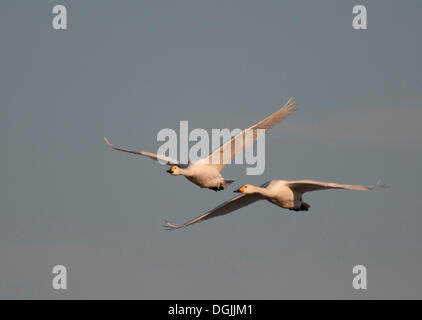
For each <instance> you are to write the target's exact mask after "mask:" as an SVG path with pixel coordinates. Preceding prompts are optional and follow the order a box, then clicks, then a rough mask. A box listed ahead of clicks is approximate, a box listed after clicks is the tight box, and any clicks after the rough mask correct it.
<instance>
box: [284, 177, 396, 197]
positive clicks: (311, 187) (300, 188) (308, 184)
mask: <svg viewBox="0 0 422 320" xmlns="http://www.w3.org/2000/svg"><path fill="white" fill-rule="evenodd" d="M287 185H288V186H289V187H290V189H292V190H294V191H296V192H298V193H300V194H302V193H305V192H311V191H317V190H324V189H347V190H359V191H364V190H377V189H388V188H389V187H388V186H387V185H385V184H381V183H380V180H378V182H377V184H376V185H374V186H361V185H351V184H339V183H333V182H325V181H315V180H298V181H289V182H288V183H287Z"/></svg>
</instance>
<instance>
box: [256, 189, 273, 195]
mask: <svg viewBox="0 0 422 320" xmlns="http://www.w3.org/2000/svg"><path fill="white" fill-rule="evenodd" d="M254 191H255V193H259V194H261V195H263V196H265V197H272V193H271V192H270V191H269V190H268V189H267V188H261V187H254Z"/></svg>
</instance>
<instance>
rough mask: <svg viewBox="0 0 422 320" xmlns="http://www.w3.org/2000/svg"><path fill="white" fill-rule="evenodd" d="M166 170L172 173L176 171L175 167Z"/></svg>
mask: <svg viewBox="0 0 422 320" xmlns="http://www.w3.org/2000/svg"><path fill="white" fill-rule="evenodd" d="M166 172H168V173H170V174H172V173H173V172H174V168H173V167H171V168H170V169H168V170H167V171H166Z"/></svg>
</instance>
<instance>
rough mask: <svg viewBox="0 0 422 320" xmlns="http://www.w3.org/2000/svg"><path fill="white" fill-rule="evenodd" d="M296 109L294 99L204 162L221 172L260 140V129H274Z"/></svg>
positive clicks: (233, 139)
mask: <svg viewBox="0 0 422 320" xmlns="http://www.w3.org/2000/svg"><path fill="white" fill-rule="evenodd" d="M296 109H297V107H296V100H295V99H294V98H293V97H292V98H290V99H289V100H288V101H287V102H286V103H285V104H284V106H282V107H281V108H280V109H278V110H277V111H276V112H274V113H273V114H271V115H270V116H268V117H267V118H265V119H264V120H261V121H259V122H258V123H256V124H254V125H253V126H251V127H249V128H247V129H245V130H243V131H242V132H240V133H239V134H237V135H236V136H234V137H233V138H232V139H231V140H230V141H227V142H226V143H224V144H223V145H222V146H221V147H219V148H218V149H216V150H214V151H213V152H212V153H211V154H210V155H209V156H208V157H206V158H203V159H202V160H203V161H204V162H206V163H209V164H212V165H214V166H215V167H216V168H217V169H218V170H219V171H221V170H222V169H223V168H224V167H225V166H226V164H228V163H231V162H232V161H233V160H234V159H235V158H236V157H237V156H238V155H239V154H241V153H244V152H245V150H246V149H248V148H249V147H251V146H252V144H253V143H254V142H255V141H256V140H257V139H258V138H259V136H258V129H262V130H267V129H270V128H272V127H273V126H275V125H276V124H277V123H279V122H280V121H281V120H283V119H284V118H286V117H287V116H289V115H290V114H292V113H293V112H294V111H296Z"/></svg>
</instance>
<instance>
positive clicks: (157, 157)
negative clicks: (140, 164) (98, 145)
mask: <svg viewBox="0 0 422 320" xmlns="http://www.w3.org/2000/svg"><path fill="white" fill-rule="evenodd" d="M104 141H105V142H106V143H107V144H108V145H109V146H110V147H112V148H113V149H114V150H118V151H123V152H128V153H132V154H137V155H140V156H145V157H148V158H151V159H154V160H155V161H158V162H160V163H161V164H164V165H169V166H173V165H175V166H185V165H186V164H182V163H180V162H179V161H177V160H174V159H172V158H169V157H166V156H160V155H158V154H155V153H151V152H146V151H136V150H131V149H126V148H122V147H116V146H113V145H112V144H111V142H110V140H108V139H107V138H106V137H104Z"/></svg>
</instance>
